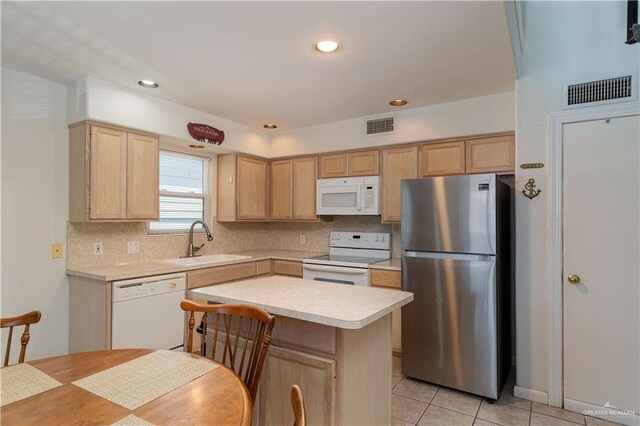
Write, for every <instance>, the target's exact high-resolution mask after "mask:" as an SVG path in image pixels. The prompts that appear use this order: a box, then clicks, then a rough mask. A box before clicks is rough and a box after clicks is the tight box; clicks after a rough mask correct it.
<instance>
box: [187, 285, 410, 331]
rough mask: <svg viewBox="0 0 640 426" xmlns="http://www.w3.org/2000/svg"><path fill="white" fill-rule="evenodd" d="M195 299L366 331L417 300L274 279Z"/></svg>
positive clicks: (211, 290) (207, 290) (219, 288)
mask: <svg viewBox="0 0 640 426" xmlns="http://www.w3.org/2000/svg"><path fill="white" fill-rule="evenodd" d="M191 293H192V295H193V297H195V298H202V299H206V300H208V301H211V302H216V303H244V304H249V305H254V306H258V307H260V308H262V309H264V310H266V311H267V312H269V313H271V314H274V315H281V316H284V317H289V318H295V319H299V320H303V321H309V322H313V323H317V324H324V325H328V326H333V327H338V328H344V329H359V328H363V327H365V326H367V325H369V324H371V323H373V322H374V321H376V320H377V319H379V318H382V317H384V316H385V315H387V314H389V313H391V312H393V311H395V310H396V309H398V308H400V307H401V306H404V305H406V304H407V303H409V302H411V301H412V300H413V293H408V292H405V291H398V290H387V289H382V288H374V287H364V286H353V285H344V284H330V283H324V282H319V281H312V280H304V279H300V278H289V277H282V276H273V277H267V278H258V279H251V280H245V281H236V282H233V283H228V284H219V285H213V286H208V287H201V288H197V289H194V290H192V291H191Z"/></svg>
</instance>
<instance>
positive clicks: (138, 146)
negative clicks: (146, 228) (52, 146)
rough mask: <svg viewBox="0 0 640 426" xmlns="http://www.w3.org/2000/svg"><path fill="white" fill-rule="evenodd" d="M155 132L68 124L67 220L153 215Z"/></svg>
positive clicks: (155, 209) (155, 206)
mask: <svg viewBox="0 0 640 426" xmlns="http://www.w3.org/2000/svg"><path fill="white" fill-rule="evenodd" d="M158 148H159V147H158V138H157V137H156V136H153V135H147V134H141V133H137V132H130V131H128V130H125V129H119V128H117V127H111V126H105V125H98V124H94V123H89V122H85V123H79V124H76V125H73V126H70V128H69V221H70V222H88V221H126V220H157V219H158V217H159V211H158V202H159V201H158V200H159V199H158V192H159V188H158V155H159V152H158Z"/></svg>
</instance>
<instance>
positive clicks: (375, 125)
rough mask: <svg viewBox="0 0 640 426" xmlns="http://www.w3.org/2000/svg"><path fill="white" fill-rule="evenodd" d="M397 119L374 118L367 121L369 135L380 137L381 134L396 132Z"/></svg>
mask: <svg viewBox="0 0 640 426" xmlns="http://www.w3.org/2000/svg"><path fill="white" fill-rule="evenodd" d="M395 121H396V120H395V117H394V116H390V117H383V118H373V119H371V120H367V129H366V130H367V135H379V134H381V133H393V131H394V130H395Z"/></svg>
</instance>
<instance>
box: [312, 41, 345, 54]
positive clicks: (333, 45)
mask: <svg viewBox="0 0 640 426" xmlns="http://www.w3.org/2000/svg"><path fill="white" fill-rule="evenodd" d="M340 47H341V46H340V43H338V42H337V41H334V40H320V41H318V42H316V43H315V44H314V45H313V48H314V49H316V50H317V51H318V52H320V53H334V52H337V51H338V50H340Z"/></svg>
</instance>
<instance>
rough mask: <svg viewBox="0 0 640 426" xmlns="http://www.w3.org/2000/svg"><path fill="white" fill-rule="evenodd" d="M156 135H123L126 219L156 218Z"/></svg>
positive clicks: (157, 210)
mask: <svg viewBox="0 0 640 426" xmlns="http://www.w3.org/2000/svg"><path fill="white" fill-rule="evenodd" d="M158 162H159V159H158V138H157V137H153V136H147V135H139V134H136V133H129V134H128V137H127V219H154V220H157V219H158V218H159V207H158V205H159V198H158V197H159V194H158V192H159V185H158Z"/></svg>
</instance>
